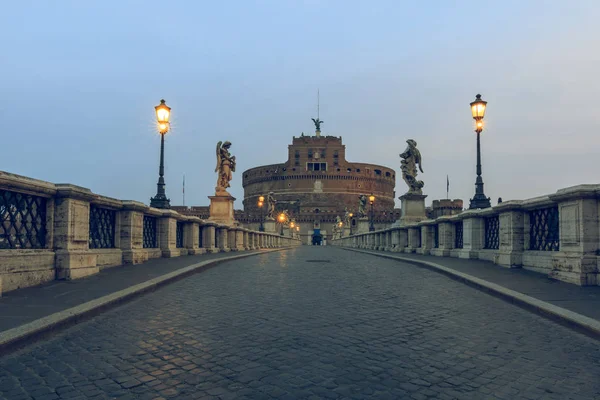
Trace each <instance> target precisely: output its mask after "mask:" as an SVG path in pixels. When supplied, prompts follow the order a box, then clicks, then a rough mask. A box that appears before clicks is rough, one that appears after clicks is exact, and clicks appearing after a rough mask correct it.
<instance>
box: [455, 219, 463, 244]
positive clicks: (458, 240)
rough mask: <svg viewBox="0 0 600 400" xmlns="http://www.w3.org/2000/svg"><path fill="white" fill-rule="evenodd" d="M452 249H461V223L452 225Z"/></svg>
mask: <svg viewBox="0 0 600 400" xmlns="http://www.w3.org/2000/svg"><path fill="white" fill-rule="evenodd" d="M454 248H455V249H462V248H463V222H462V221H457V222H455V223H454Z"/></svg>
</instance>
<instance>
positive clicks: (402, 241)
mask: <svg viewBox="0 0 600 400" xmlns="http://www.w3.org/2000/svg"><path fill="white" fill-rule="evenodd" d="M398 238H399V245H398V246H399V249H398V252H404V251H406V248H407V247H408V229H402V228H401V229H398Z"/></svg>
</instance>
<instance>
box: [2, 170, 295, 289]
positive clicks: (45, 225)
mask: <svg viewBox="0 0 600 400" xmlns="http://www.w3.org/2000/svg"><path fill="white" fill-rule="evenodd" d="M0 192H2V193H4V196H5V198H6V199H7V200H6V202H7V204H6V207H5V210H4V211H3V212H5V213H7V214H10V215H6V216H4V215H3V217H4V218H5V220H6V221H11V224H14V226H11V227H9V228H6V229H7V230H6V232H11V233H7V234H3V235H2V236H0V282H1V283H0V294H1V293H2V291H4V292H8V291H11V290H15V289H19V288H23V287H29V286H35V285H39V284H42V283H46V282H48V281H51V280H54V279H78V278H84V277H87V276H90V275H93V274H96V273H98V272H99V271H100V269H102V268H109V267H117V266H120V265H123V264H138V263H141V262H144V261H147V260H148V259H150V258H156V257H177V256H185V255H188V254H202V253H204V252H215V251H228V250H229V249H230V247H229V243H228V241H227V240H225V241H221V245H220V246H217V245H216V244H215V243H216V242H215V241H216V240H217V241H218V235H217V233H218V234H220V235H221V236H222V235H224V234H225V235H226V234H227V232H228V231H229V230H231V232H232V234H233V248H235V250H237V251H244V250H250V249H256V248H260V247H266V240H265V239H264V233H259V232H256V231H251V230H248V229H243V228H239V227H234V226H228V225H224V224H217V223H215V222H211V221H206V220H202V219H200V218H198V217H195V216H185V215H182V214H179V213H177V212H175V211H174V210H161V209H156V208H152V207H149V206H147V205H145V204H143V203H140V202H137V201H131V200H118V199H114V198H111V197H106V196H101V195H98V194H95V193H93V192H92V191H91V190H89V189H87V188H84V187H81V186H76V185H70V184H53V183H49V182H44V181H40V180H36V179H31V178H28V177H23V176H19V175H15V174H10V173H7V172H4V171H0ZM17 199H24V200H25V201H22V200H17ZM27 204H29V206H27ZM24 218H27V219H28V221H31V222H30V223H31V224H33V225H35V226H36V230H35V231H33V232H31V233H29V234H28V235H27V236H26V237H27V240H25V242H23V240H22V239H21V240H18V239H19V238H20V237H22V236H23V237H25V235H24V233H22V232H25V229H31V228H25V226H24V222H23V221H24ZM145 219H147V220H148V221H147V223H148V227H146V226H145ZM28 226H31V225H28ZM146 230H147V232H146ZM269 237H272V236H269ZM261 238H262V239H263V245H262V246H261V245H260V242H261ZM23 243H25V244H23ZM297 243H299V241H298V240H296V239H292V238H286V240H274V239H271V240H269V247H281V246H284V245H286V246H289V245H294V244H297ZM153 244H155V246H156V247H152V246H153Z"/></svg>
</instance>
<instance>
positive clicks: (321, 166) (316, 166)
mask: <svg viewBox="0 0 600 400" xmlns="http://www.w3.org/2000/svg"><path fill="white" fill-rule="evenodd" d="M306 169H307V170H308V171H327V163H318V162H315V163H312V162H309V163H306Z"/></svg>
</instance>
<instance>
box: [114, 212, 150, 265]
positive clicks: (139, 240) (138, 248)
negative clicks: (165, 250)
mask: <svg viewBox="0 0 600 400" xmlns="http://www.w3.org/2000/svg"><path fill="white" fill-rule="evenodd" d="M122 204H123V208H121V210H120V211H119V214H120V220H121V229H120V232H119V234H120V237H121V240H120V246H121V250H123V263H124V264H139V263H143V262H145V261H148V251H147V250H146V249H144V212H145V211H146V210H147V209H148V206H146V205H145V204H143V203H140V202H137V201H123V202H122Z"/></svg>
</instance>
